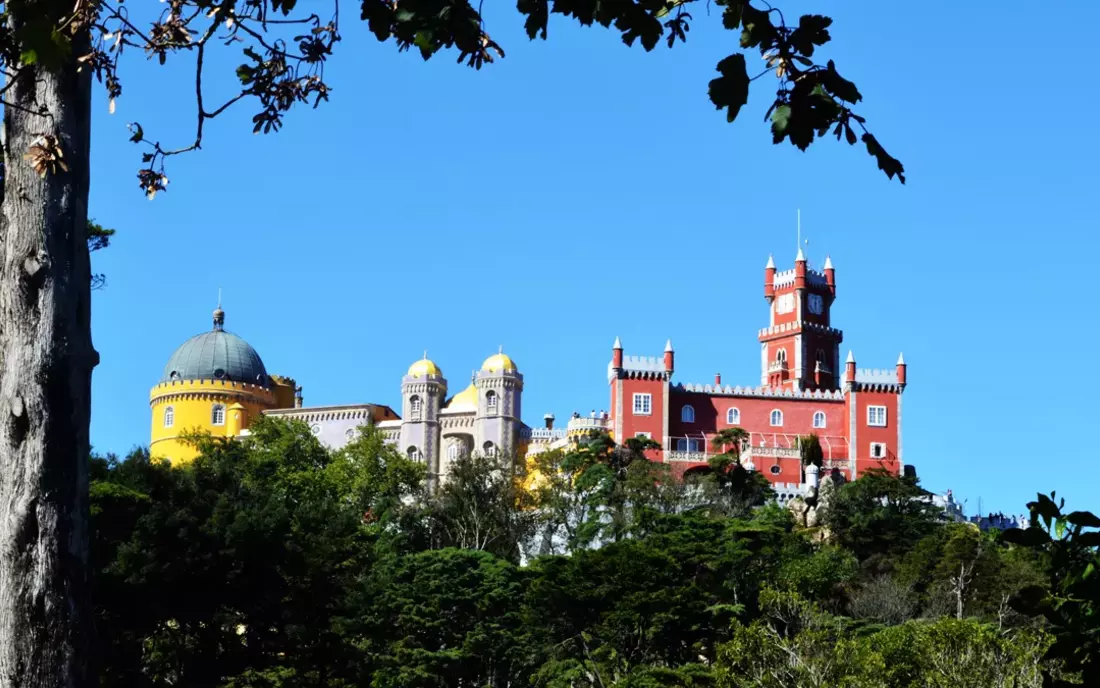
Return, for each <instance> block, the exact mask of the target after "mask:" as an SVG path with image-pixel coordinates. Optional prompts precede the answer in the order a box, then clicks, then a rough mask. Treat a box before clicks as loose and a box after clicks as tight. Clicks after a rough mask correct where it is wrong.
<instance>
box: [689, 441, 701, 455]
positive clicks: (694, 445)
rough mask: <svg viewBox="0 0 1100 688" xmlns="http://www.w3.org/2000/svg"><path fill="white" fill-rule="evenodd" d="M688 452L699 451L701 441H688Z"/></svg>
mask: <svg viewBox="0 0 1100 688" xmlns="http://www.w3.org/2000/svg"><path fill="white" fill-rule="evenodd" d="M688 451H689V452H697V451H699V440H688Z"/></svg>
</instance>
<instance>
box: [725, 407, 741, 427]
mask: <svg viewBox="0 0 1100 688" xmlns="http://www.w3.org/2000/svg"><path fill="white" fill-rule="evenodd" d="M740 424H741V410H740V409H739V408H737V407H736V406H731V407H730V408H728V409H726V425H740Z"/></svg>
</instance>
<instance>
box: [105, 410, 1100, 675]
mask: <svg viewBox="0 0 1100 688" xmlns="http://www.w3.org/2000/svg"><path fill="white" fill-rule="evenodd" d="M195 441H196V442H197V443H198V444H199V447H200V449H201V454H200V456H199V457H198V458H197V459H196V460H195V461H194V462H193V463H190V464H188V465H186V466H182V467H176V468H172V467H169V466H168V465H167V464H164V463H161V462H157V461H153V460H151V459H150V458H149V456H148V455H147V453H145V452H143V451H136V452H134V453H133V454H132V455H131V456H129V457H127V458H126V459H125V460H121V461H120V460H118V459H116V458H113V457H107V458H97V459H95V461H94V462H93V467H92V468H93V470H92V474H93V475H92V477H93V485H92V493H91V494H92V507H93V510H92V513H93V531H94V535H93V537H94V539H93V551H92V560H93V564H94V575H93V592H94V598H95V610H96V624H97V633H96V636H95V637H96V642H97V647H96V653H95V656H96V657H97V659H98V661H99V662H100V666H99V667H98V670H99V674H100V676H101V682H102V683H103V684H104V685H105V686H165V685H187V686H226V687H233V688H259V687H265V688H275V687H289V686H337V687H339V686H375V687H378V688H398V687H400V688H408V687H412V688H417V687H428V686H432V687H438V686H454V687H456V688H457V687H458V686H463V687H467V686H544V687H547V688H566V687H568V688H611V687H612V686H615V687H618V688H627V687H629V688H674V687H681V688H688V687H692V688H694V687H701V686H726V687H729V688H734V687H737V688H741V687H748V686H752V687H756V688H767V687H771V686H775V687H777V688H778V687H779V686H783V687H784V688H787V687H795V688H797V687H800V686H852V687H864V686H866V687H871V686H874V687H882V688H893V687H895V686H897V687H901V686H937V687H938V686H943V687H944V688H947V687H949V686H950V688H959V687H962V688H966V687H968V686H975V687H977V686H983V687H985V686H1006V687H1007V686H1014V687H1018V688H1027V687H1030V686H1040V685H1044V683H1043V682H1044V681H1048V682H1049V681H1055V680H1057V681H1074V680H1079V679H1080V677H1081V676H1087V675H1089V674H1087V671H1090V670H1092V669H1090V668H1089V666H1086V665H1087V664H1088V662H1090V661H1092V660H1091V659H1090V657H1091V655H1088V656H1083V655H1082V656H1072V657H1071V656H1068V655H1066V654H1065V652H1064V651H1063V650H1061V649H1059V648H1064V647H1066V643H1067V642H1068V639H1069V638H1072V637H1076V636H1073V635H1072V634H1073V633H1080V632H1086V631H1087V632H1095V623H1094V622H1092V621H1089V620H1088V619H1089V617H1088V615H1089V614H1091V613H1092V612H1091V608H1089V607H1088V606H1087V604H1085V602H1083V601H1082V600H1083V597H1084V596H1085V595H1087V594H1088V593H1089V591H1090V590H1091V588H1088V587H1087V586H1085V587H1082V585H1083V581H1091V580H1092V573H1091V570H1086V568H1084V567H1082V566H1081V564H1082V562H1084V561H1085V560H1086V559H1088V558H1089V557H1090V556H1091V557H1093V559H1095V549H1094V545H1092V544H1091V543H1090V542H1089V540H1088V538H1086V539H1085V541H1084V542H1081V537H1082V535H1087V533H1086V532H1082V531H1081V530H1080V528H1078V527H1077V526H1074V525H1070V526H1066V527H1065V528H1064V529H1063V530H1062V531H1061V535H1057V532H1058V527H1057V525H1056V522H1057V519H1058V518H1068V517H1061V516H1057V515H1056V516H1054V517H1052V518H1053V519H1054V520H1053V521H1052V525H1051V527H1052V528H1053V529H1054V531H1055V533H1056V537H1053V538H1052V539H1048V540H1046V541H1042V542H1040V540H1041V538H1039V537H1038V536H1037V535H1036V534H1035V533H1031V534H1028V535H1026V537H1025V539H1027V538H1031V539H1034V540H1036V543H1035V544H1028V543H1022V542H1021V543H1019V544H1007V543H1005V542H1001V541H999V540H998V539H997V538H996V537H994V536H991V535H988V534H982V533H979V532H978V531H977V530H976V529H973V528H972V527H970V526H967V525H962V524H945V523H944V522H942V520H941V518H940V514H938V513H937V512H936V510H934V509H932V508H930V507H928V506H927V505H926V504H924V503H923V502H920V503H919V504H918V505H913V504H911V503H910V502H913V501H917V502H919V500H907V499H906V496H919V492H920V491H919V486H917V485H916V484H915V482H914V481H912V480H906V479H898V478H895V477H890V476H886V475H870V476H867V477H865V478H861V479H860V480H857V481H855V482H853V483H850V484H847V485H842V486H840V487H838V488H837V489H836V490H835V493H834V494H833V496H832V502H833V503H834V504H835V505H836V506H835V509H834V510H833V511H832V512H831V513H830V514H829V515H828V516H827V518H826V522H827V524H828V525H827V527H826V529H827V530H830V531H831V533H832V535H831V537H828V538H825V539H822V537H821V535H822V530H821V529H816V530H813V531H811V530H799V529H797V528H796V527H795V525H794V520H793V519H792V518H791V516H790V514H789V513H788V512H787V511H786V510H785V509H783V508H781V507H779V506H778V505H776V504H775V503H774V502H770V501H768V495H769V493H768V490H767V486H766V484H764V483H763V482H762V478H760V476H759V475H757V474H755V473H747V472H745V471H744V470H743V469H741V468H740V466H739V465H738V464H737V462H736V461H733V460H731V455H730V454H729V453H728V454H724V455H720V456H719V457H717V458H716V459H715V460H714V461H713V462H712V467H711V470H710V471H709V473H706V474H703V475H701V476H696V477H693V478H691V479H688V480H674V479H673V477H672V476H671V475H670V474H669V473H668V469H667V466H664V465H662V464H655V463H652V462H650V461H648V460H647V459H646V458H645V452H646V451H648V450H649V449H650V448H651V447H650V446H649V445H648V444H647V443H646V442H645V441H637V442H633V441H630V442H627V443H625V444H624V445H622V446H619V445H616V444H615V443H613V442H612V441H611V440H610V439H609V438H608V437H606V436H593V437H592V438H590V439H588V440H587V441H585V442H582V443H581V444H579V445H578V446H575V447H573V448H572V449H570V450H568V451H560V452H546V453H544V454H542V455H539V456H537V457H536V459H535V461H534V462H533V463H532V465H531V466H530V467H529V468H528V471H527V472H526V473H525V472H524V471H521V470H518V469H514V468H513V467H512V466H511V465H510V464H509V463H502V462H501V461H500V460H496V459H488V458H477V457H474V458H463V459H460V460H459V461H457V462H456V463H455V465H454V466H453V469H452V470H451V472H450V474H449V475H448V476H447V477H446V478H445V479H443V480H441V481H440V484H439V486H438V488H437V489H435V490H434V491H429V490H428V489H427V487H426V485H427V483H426V478H427V476H426V475H425V473H424V469H423V466H422V465H420V464H418V463H415V462H411V461H410V460H408V459H407V458H406V457H405V456H403V455H402V454H400V453H399V452H396V451H394V450H393V449H392V448H390V447H388V446H386V445H385V443H384V442H383V441H382V439H381V438H380V436H379V435H378V434H376V433H374V432H372V431H369V430H364V432H363V434H362V435H361V436H360V437H359V438H358V439H356V440H355V441H354V442H352V443H351V444H350V445H348V446H347V447H346V448H344V449H342V450H340V451H335V452H334V451H329V450H327V449H325V448H324V447H322V446H321V445H320V444H319V443H318V441H317V440H316V438H315V437H314V436H313V435H312V434H311V433H310V432H309V430H308V428H306V427H305V426H304V425H301V424H298V423H284V422H282V421H276V420H273V419H260V420H259V421H258V422H257V423H255V424H254V425H253V427H252V432H251V435H250V436H249V437H247V438H244V439H242V440H240V441H225V440H218V439H211V438H209V437H196V438H195ZM725 446H728V447H730V452H731V453H734V452H736V447H737V446H738V444H737V443H736V442H733V443H731V444H729V445H725ZM1072 518H1073V520H1074V521H1076V522H1080V523H1081V525H1082V526H1088V525H1090V523H1087V522H1085V520H1083V519H1084V517H1083V516H1081V515H1074V516H1072ZM1040 523H1041V522H1040ZM1067 523H1068V521H1067ZM840 528H844V529H845V530H843V531H841V530H840ZM1039 530H1041V531H1042V532H1046V531H1044V530H1042V526H1041V525H1040V528H1039ZM1075 547H1076V548H1077V549H1074V548H1075ZM1082 547H1083V548H1085V549H1081V548H1082ZM1090 547H1091V548H1092V549H1088V548H1090ZM1086 566H1087V564H1086ZM1023 598H1028V599H1033V600H1037V601H1039V602H1041V603H1042V604H1045V605H1046V606H1045V607H1044V610H1046V612H1049V614H1048V615H1047V616H1046V617H1044V616H1042V615H1038V616H1035V615H1029V614H1026V613H1024V612H1023V611H1021V610H1014V609H1013V606H1014V605H1015V606H1020V605H1019V604H1018V601H1019V600H1020V599H1023ZM1092 599H1094V598H1092ZM1089 624H1092V625H1091V626H1090V625H1089ZM1083 629H1084V630H1083ZM1089 629H1091V631H1090V630H1089ZM1082 647H1084V645H1082Z"/></svg>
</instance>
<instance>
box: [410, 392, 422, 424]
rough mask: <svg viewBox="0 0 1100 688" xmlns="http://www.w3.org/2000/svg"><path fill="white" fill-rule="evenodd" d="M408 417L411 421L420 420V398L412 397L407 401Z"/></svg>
mask: <svg viewBox="0 0 1100 688" xmlns="http://www.w3.org/2000/svg"><path fill="white" fill-rule="evenodd" d="M409 415H410V416H412V420H420V397H418V396H413V397H412V398H410V399H409Z"/></svg>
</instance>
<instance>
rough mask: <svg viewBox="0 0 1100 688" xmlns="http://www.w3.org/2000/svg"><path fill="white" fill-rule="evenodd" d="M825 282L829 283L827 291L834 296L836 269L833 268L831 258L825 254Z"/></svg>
mask: <svg viewBox="0 0 1100 688" xmlns="http://www.w3.org/2000/svg"><path fill="white" fill-rule="evenodd" d="M825 284H827V285H829V293H831V294H832V295H833V297H834V298H835V297H836V270H835V269H834V268H833V259H832V258H831V257H829V256H825Z"/></svg>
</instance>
